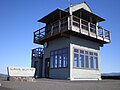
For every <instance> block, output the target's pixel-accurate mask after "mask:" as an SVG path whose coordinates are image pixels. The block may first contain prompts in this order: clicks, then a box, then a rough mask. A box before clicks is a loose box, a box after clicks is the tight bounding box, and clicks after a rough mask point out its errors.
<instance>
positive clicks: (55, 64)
mask: <svg viewBox="0 0 120 90" xmlns="http://www.w3.org/2000/svg"><path fill="white" fill-rule="evenodd" d="M55 68H57V55H55Z"/></svg>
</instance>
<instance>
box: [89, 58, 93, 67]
mask: <svg viewBox="0 0 120 90" xmlns="http://www.w3.org/2000/svg"><path fill="white" fill-rule="evenodd" d="M93 64H94V62H93V57H90V68H94V65H93Z"/></svg>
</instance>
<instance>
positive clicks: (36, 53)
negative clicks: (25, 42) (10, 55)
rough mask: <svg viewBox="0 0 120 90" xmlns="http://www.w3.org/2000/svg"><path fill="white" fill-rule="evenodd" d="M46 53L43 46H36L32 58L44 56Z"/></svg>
mask: <svg viewBox="0 0 120 90" xmlns="http://www.w3.org/2000/svg"><path fill="white" fill-rule="evenodd" d="M43 54H44V50H43V48H35V49H33V50H32V60H33V59H37V58H42V57H43Z"/></svg>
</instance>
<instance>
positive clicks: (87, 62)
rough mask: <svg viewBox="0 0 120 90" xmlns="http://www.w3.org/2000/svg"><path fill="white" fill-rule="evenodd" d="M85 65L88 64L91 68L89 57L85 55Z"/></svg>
mask: <svg viewBox="0 0 120 90" xmlns="http://www.w3.org/2000/svg"><path fill="white" fill-rule="evenodd" d="M85 65H86V68H89V58H88V56H85Z"/></svg>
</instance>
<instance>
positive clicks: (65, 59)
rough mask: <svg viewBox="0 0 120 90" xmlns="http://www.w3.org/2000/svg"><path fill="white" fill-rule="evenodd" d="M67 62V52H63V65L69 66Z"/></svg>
mask: <svg viewBox="0 0 120 90" xmlns="http://www.w3.org/2000/svg"><path fill="white" fill-rule="evenodd" d="M67 63H68V58H67V54H63V67H67Z"/></svg>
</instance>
